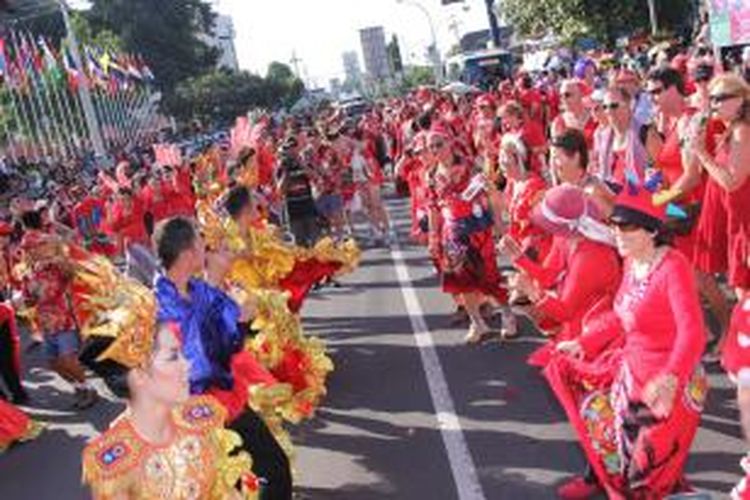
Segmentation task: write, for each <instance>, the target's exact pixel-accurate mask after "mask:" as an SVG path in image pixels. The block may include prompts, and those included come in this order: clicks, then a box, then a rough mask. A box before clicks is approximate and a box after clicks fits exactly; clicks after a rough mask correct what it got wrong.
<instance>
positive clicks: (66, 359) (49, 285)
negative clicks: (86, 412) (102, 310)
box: [21, 211, 98, 410]
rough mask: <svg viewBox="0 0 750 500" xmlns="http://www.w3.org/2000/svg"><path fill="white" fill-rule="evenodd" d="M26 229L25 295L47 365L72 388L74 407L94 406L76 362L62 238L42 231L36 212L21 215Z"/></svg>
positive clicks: (94, 394) (75, 337) (67, 265)
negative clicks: (36, 326) (26, 270)
mask: <svg viewBox="0 0 750 500" xmlns="http://www.w3.org/2000/svg"><path fill="white" fill-rule="evenodd" d="M22 220H23V224H24V227H25V229H26V233H25V234H24V237H23V240H22V242H21V248H22V249H23V252H24V259H25V262H26V264H27V266H28V275H27V276H25V279H24V298H25V299H26V302H27V304H28V305H31V306H34V307H35V309H36V314H37V318H38V321H39V326H40V329H41V331H42V335H43V342H44V350H45V353H46V356H47V359H48V362H49V366H50V367H51V368H52V370H54V371H55V372H56V373H57V374H58V375H60V376H61V377H62V378H63V379H65V380H66V381H68V382H69V383H71V384H72V385H73V387H74V389H75V401H74V403H73V406H74V408H76V409H79V410H83V409H86V408H89V407H90V406H92V405H94V404H95V403H96V401H97V400H98V393H97V392H96V389H94V388H93V387H92V386H91V385H90V384H89V383H88V381H87V380H86V373H85V372H84V370H83V367H82V366H81V364H80V363H79V361H78V348H79V345H80V341H79V338H78V332H77V331H76V323H75V319H74V314H73V310H72V307H71V302H70V299H71V295H72V288H71V278H72V276H71V270H70V263H69V260H68V257H67V255H66V253H65V250H64V247H65V245H64V244H63V242H62V240H60V239H59V238H58V237H56V236H53V235H50V234H47V233H45V232H43V231H42V225H43V224H42V218H41V216H40V214H39V212H38V211H28V212H25V213H24V214H23V216H22Z"/></svg>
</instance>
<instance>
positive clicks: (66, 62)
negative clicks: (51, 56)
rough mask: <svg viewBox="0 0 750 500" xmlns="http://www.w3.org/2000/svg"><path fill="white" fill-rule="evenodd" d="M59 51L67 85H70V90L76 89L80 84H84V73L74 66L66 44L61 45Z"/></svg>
mask: <svg viewBox="0 0 750 500" xmlns="http://www.w3.org/2000/svg"><path fill="white" fill-rule="evenodd" d="M61 52H62V53H61V57H62V62H63V68H65V73H66V74H67V75H68V86H70V88H71V90H73V91H76V90H78V87H79V86H80V85H81V84H85V78H84V75H83V73H82V72H81V71H80V70H79V69H78V67H76V64H75V61H74V60H73V54H71V53H70V48H69V47H68V46H67V45H63V46H62V47H61Z"/></svg>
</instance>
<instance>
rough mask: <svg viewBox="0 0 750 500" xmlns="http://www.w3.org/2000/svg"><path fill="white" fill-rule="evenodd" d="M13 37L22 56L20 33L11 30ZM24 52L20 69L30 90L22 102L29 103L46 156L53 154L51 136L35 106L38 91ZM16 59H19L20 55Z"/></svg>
mask: <svg viewBox="0 0 750 500" xmlns="http://www.w3.org/2000/svg"><path fill="white" fill-rule="evenodd" d="M11 37H12V38H13V46H14V48H15V49H16V54H17V55H18V56H19V57H20V55H21V51H20V50H18V47H19V45H18V35H17V34H16V32H15V31H11ZM23 53H24V54H23V55H24V57H23V58H22V59H23V60H21V64H20V66H19V68H20V71H21V72H22V73H25V76H26V78H25V80H26V84H27V90H28V92H27V94H26V95H23V96H22V97H24V98H25V99H22V103H23V104H24V105H28V108H29V110H30V118H31V122H32V123H33V124H34V127H33V130H34V132H36V135H37V137H38V140H39V145H40V146H41V152H42V154H43V155H44V156H50V154H51V153H50V152H51V146H50V145H49V138H48V137H47V134H46V133H45V130H44V124H43V123H42V121H41V120H40V118H39V114H38V113H37V109H36V106H34V101H35V99H33V98H32V97H33V96H35V94H36V92H35V85H34V82H33V79H31V78H30V76H31V75H29V74H28V71H26V70H27V69H28V68H25V66H26V64H27V62H28V61H27V60H26V59H27V57H28V54H26V51H25V50H24V51H23ZM16 59H18V57H17V58H16ZM24 107H25V106H24Z"/></svg>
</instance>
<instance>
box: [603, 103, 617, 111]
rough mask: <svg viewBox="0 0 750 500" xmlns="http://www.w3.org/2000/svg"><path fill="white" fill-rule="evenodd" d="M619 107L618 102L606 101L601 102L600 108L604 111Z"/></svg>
mask: <svg viewBox="0 0 750 500" xmlns="http://www.w3.org/2000/svg"><path fill="white" fill-rule="evenodd" d="M619 107H620V103H619V102H607V103H604V104H602V109H603V110H605V111H614V110H616V109H618V108H619Z"/></svg>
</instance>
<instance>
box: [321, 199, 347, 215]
mask: <svg viewBox="0 0 750 500" xmlns="http://www.w3.org/2000/svg"><path fill="white" fill-rule="evenodd" d="M315 206H316V208H317V209H318V212H320V213H321V214H322V215H323V216H324V217H330V216H331V215H333V214H335V213H336V212H340V211H341V209H342V208H343V207H344V203H343V200H342V199H341V195H340V194H324V195H322V196H320V197H319V198H318V199H317V200H316V202H315Z"/></svg>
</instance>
